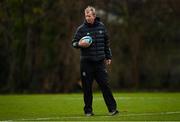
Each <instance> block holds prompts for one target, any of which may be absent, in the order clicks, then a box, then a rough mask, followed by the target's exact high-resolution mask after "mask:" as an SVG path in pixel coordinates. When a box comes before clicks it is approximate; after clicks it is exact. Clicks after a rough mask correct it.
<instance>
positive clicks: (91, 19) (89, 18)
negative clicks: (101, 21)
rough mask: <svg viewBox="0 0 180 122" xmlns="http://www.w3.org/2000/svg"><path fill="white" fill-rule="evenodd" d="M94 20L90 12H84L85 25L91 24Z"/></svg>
mask: <svg viewBox="0 0 180 122" xmlns="http://www.w3.org/2000/svg"><path fill="white" fill-rule="evenodd" d="M95 18H96V17H95V16H94V15H93V13H92V11H86V12H85V19H86V21H87V23H90V24H93V23H94V20H95Z"/></svg>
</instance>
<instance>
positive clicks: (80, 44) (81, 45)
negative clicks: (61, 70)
mask: <svg viewBox="0 0 180 122" xmlns="http://www.w3.org/2000/svg"><path fill="white" fill-rule="evenodd" d="M78 45H79V46H80V47H83V48H87V47H89V46H90V44H89V43H86V42H83V41H79V43H78Z"/></svg>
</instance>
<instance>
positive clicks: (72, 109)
mask: <svg viewBox="0 0 180 122" xmlns="http://www.w3.org/2000/svg"><path fill="white" fill-rule="evenodd" d="M114 96H115V99H116V100H117V104H118V108H119V110H120V114H118V115H116V116H108V112H107V108H106V106H105V103H104V101H103V98H102V95H101V94H100V93H94V99H93V101H94V102H93V108H94V113H95V115H94V116H93V117H85V116H84V114H83V111H82V110H83V98H82V94H56V95H52V94H48V95H0V120H7V121H8V120H9V121H10V120H14V121H22V120H24V121H26V120H29V121H35V120H36V121H38V120H39V121H40V120H42V121H53V120H54V121H61V120H62V121H77V120H79V121H92V120H94V121H100V120H101V121H110V120H112V121H119V120H128V121H132V120H142V121H144V120H168V121H170V120H180V93H114Z"/></svg>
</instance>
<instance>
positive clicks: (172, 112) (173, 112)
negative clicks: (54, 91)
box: [5, 111, 180, 121]
mask: <svg viewBox="0 0 180 122" xmlns="http://www.w3.org/2000/svg"><path fill="white" fill-rule="evenodd" d="M173 114H180V111H170V112H159V113H158V112H157V113H130V114H123V115H121V114H119V115H117V116H119V117H131V116H154V115H173ZM94 117H112V116H108V115H104V116H103V115H102V116H101V115H99V116H98V115H97V116H96V115H95V116H94ZM81 118H87V117H86V116H66V117H45V118H32V119H16V120H5V121H40V120H41V121H51V120H53V121H55V120H58V121H60V120H62V119H81Z"/></svg>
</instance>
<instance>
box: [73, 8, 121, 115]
mask: <svg viewBox="0 0 180 122" xmlns="http://www.w3.org/2000/svg"><path fill="white" fill-rule="evenodd" d="M84 13H85V21H84V23H83V24H82V25H80V26H79V27H78V29H77V31H76V33H75V36H74V39H73V40H72V45H73V47H74V48H80V50H81V62H80V69H81V81H82V87H83V93H84V103H85V106H84V113H85V115H86V116H92V115H94V114H93V110H92V99H93V96H92V83H93V80H94V79H95V80H96V82H97V83H98V85H99V86H100V88H101V91H102V93H103V97H104V100H105V103H106V106H107V108H108V110H109V114H110V115H116V114H117V113H118V111H117V105H116V101H115V99H114V97H113V95H112V92H111V90H110V88H109V84H108V74H107V70H106V66H105V65H110V64H111V57H112V54H111V50H110V48H109V39H108V35H107V31H106V29H105V26H104V24H103V23H102V22H100V19H99V18H98V17H96V11H95V8H94V7H91V6H88V7H87V8H86V9H85V11H84ZM84 36H90V37H91V38H92V39H93V43H92V44H91V45H89V44H88V43H84V42H82V41H80V40H81V38H82V37H84Z"/></svg>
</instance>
